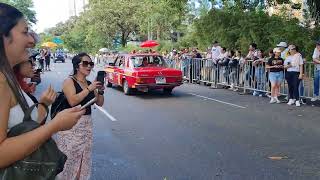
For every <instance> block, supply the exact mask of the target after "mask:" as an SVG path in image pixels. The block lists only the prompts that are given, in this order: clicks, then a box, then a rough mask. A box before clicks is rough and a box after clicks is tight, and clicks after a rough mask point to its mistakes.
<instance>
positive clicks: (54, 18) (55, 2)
mask: <svg viewBox="0 0 320 180" xmlns="http://www.w3.org/2000/svg"><path fill="white" fill-rule="evenodd" d="M33 3H34V10H35V11H36V18H37V20H38V21H37V24H36V25H35V26H34V27H33V29H34V30H35V31H36V32H37V33H40V32H43V31H44V30H45V29H47V28H50V27H54V26H55V25H56V24H57V23H59V22H64V21H66V20H67V19H68V18H69V14H70V13H69V1H68V0H33Z"/></svg>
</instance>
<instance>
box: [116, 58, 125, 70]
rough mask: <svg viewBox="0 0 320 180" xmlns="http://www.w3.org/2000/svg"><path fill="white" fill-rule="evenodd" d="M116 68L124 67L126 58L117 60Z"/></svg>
mask: <svg viewBox="0 0 320 180" xmlns="http://www.w3.org/2000/svg"><path fill="white" fill-rule="evenodd" d="M115 66H116V67H121V68H123V67H124V56H119V57H118V58H117V59H116V60H115Z"/></svg>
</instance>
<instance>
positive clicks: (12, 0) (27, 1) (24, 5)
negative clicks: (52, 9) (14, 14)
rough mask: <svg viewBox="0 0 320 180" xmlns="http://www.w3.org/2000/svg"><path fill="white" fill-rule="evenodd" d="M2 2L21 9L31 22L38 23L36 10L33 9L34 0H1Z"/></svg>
mask: <svg viewBox="0 0 320 180" xmlns="http://www.w3.org/2000/svg"><path fill="white" fill-rule="evenodd" d="M0 2H2V3H7V4H10V5H12V6H14V7H15V8H17V9H19V10H20V11H21V12H22V13H23V14H24V15H25V16H26V18H27V19H28V21H29V22H30V23H34V24H35V23H36V22H37V19H36V12H35V11H34V10H33V7H34V6H33V1H32V0H0Z"/></svg>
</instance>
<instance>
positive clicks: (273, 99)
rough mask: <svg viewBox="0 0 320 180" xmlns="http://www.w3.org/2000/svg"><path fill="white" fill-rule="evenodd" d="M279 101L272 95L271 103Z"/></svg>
mask: <svg viewBox="0 0 320 180" xmlns="http://www.w3.org/2000/svg"><path fill="white" fill-rule="evenodd" d="M276 102H277V100H276V99H275V98H274V97H271V100H270V102H269V103H270V104H273V103H276Z"/></svg>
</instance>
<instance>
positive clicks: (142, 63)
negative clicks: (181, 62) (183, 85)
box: [130, 56, 166, 68]
mask: <svg viewBox="0 0 320 180" xmlns="http://www.w3.org/2000/svg"><path fill="white" fill-rule="evenodd" d="M130 61H131V62H132V64H133V66H134V67H135V68H139V67H166V63H165V61H164V59H163V58H162V57H161V56H134V57H131V58H130Z"/></svg>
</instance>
